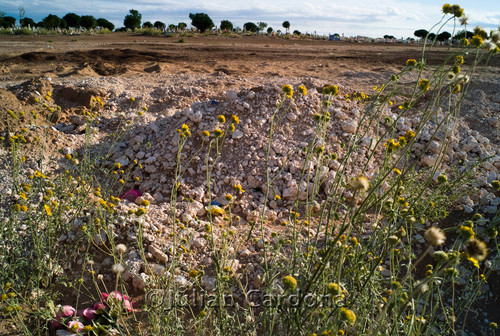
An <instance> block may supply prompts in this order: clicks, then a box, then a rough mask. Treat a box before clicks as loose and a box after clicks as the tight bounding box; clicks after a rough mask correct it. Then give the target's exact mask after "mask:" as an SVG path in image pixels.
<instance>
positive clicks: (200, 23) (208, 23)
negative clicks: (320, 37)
mask: <svg viewBox="0 0 500 336" xmlns="http://www.w3.org/2000/svg"><path fill="white" fill-rule="evenodd" d="M189 18H190V19H191V25H192V26H193V27H196V29H198V30H200V31H201V32H202V33H203V32H205V31H206V30H209V29H212V28H213V27H214V26H215V24H214V22H213V21H212V19H211V18H210V16H208V15H207V14H205V13H196V14H193V13H190V14H189ZM141 20H142V15H141V14H140V13H139V11H137V10H135V9H131V10H130V11H129V14H127V15H126V16H125V19H124V20H123V25H124V26H125V28H126V29H131V30H135V29H137V28H140V27H142V28H156V29H161V30H163V29H165V28H167V26H166V25H165V23H163V22H161V21H156V22H155V23H154V24H153V23H151V22H149V21H146V22H144V23H143V24H142V26H141ZM186 28H187V24H186V23H184V22H180V23H179V24H178V25H177V26H176V25H173V24H171V25H169V26H168V29H170V30H174V29H180V30H184V29H186ZM219 28H220V29H222V30H227V31H232V30H233V29H234V26H233V23H232V22H231V21H229V20H222V21H221V23H220V26H219ZM266 28H267V23H265V22H257V24H255V23H253V22H247V23H245V24H244V25H243V29H244V30H246V31H250V32H254V33H258V32H262V31H264V29H266ZM283 28H285V29H286V30H287V32H288V29H289V28H290V22H288V21H284V22H283ZM267 32H268V33H271V32H273V29H272V28H271V27H269V28H268V29H267ZM299 35H300V33H299Z"/></svg>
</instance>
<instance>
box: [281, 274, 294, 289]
mask: <svg viewBox="0 0 500 336" xmlns="http://www.w3.org/2000/svg"><path fill="white" fill-rule="evenodd" d="M282 282H283V285H284V287H285V289H286V290H291V291H293V290H295V289H296V288H297V280H296V279H295V278H294V277H293V276H291V275H287V276H285V277H283V280H282Z"/></svg>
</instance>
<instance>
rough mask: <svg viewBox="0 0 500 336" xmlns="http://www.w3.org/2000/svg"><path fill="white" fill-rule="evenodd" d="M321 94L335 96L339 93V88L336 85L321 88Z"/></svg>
mask: <svg viewBox="0 0 500 336" xmlns="http://www.w3.org/2000/svg"><path fill="white" fill-rule="evenodd" d="M323 93H324V94H326V95H332V96H336V95H337V94H338V93H339V87H338V86H337V85H328V86H325V87H324V88H323Z"/></svg>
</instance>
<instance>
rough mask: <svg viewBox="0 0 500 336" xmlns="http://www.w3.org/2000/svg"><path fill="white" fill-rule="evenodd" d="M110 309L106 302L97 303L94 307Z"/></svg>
mask: <svg viewBox="0 0 500 336" xmlns="http://www.w3.org/2000/svg"><path fill="white" fill-rule="evenodd" d="M106 308H108V305H107V304H106V303H105V302H97V303H96V304H95V305H94V309H96V310H97V309H106Z"/></svg>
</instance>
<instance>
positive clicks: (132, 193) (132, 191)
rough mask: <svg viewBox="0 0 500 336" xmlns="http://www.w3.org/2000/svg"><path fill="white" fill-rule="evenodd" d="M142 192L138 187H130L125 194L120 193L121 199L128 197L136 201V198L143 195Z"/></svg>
mask: <svg viewBox="0 0 500 336" xmlns="http://www.w3.org/2000/svg"><path fill="white" fill-rule="evenodd" d="M141 195H142V193H141V192H140V191H139V190H137V189H130V190H127V191H125V192H124V193H123V194H121V195H120V198H121V199H126V200H128V201H130V202H133V201H135V199H136V198H137V197H139V196H141Z"/></svg>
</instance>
